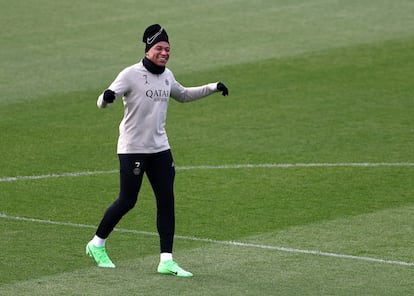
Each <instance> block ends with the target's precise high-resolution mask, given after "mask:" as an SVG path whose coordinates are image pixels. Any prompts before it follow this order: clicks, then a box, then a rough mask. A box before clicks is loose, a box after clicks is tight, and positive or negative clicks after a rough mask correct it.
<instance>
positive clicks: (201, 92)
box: [171, 81, 229, 103]
mask: <svg viewBox="0 0 414 296" xmlns="http://www.w3.org/2000/svg"><path fill="white" fill-rule="evenodd" d="M220 91H221V92H222V95H223V96H227V95H228V94H229V91H228V89H227V87H226V86H225V85H224V84H223V83H222V82H215V83H209V84H206V85H202V86H197V87H184V86H182V85H181V84H180V83H178V82H177V81H175V83H174V85H173V87H172V88H171V97H172V98H174V99H175V100H177V101H178V102H181V103H186V102H192V101H195V100H198V99H201V98H204V97H206V96H208V95H211V94H212V93H215V92H220Z"/></svg>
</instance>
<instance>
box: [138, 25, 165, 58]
mask: <svg viewBox="0 0 414 296" xmlns="http://www.w3.org/2000/svg"><path fill="white" fill-rule="evenodd" d="M160 41H166V42H168V43H169V41H168V35H167V32H165V30H164V28H163V27H161V26H160V25H159V24H155V25H151V26H149V27H148V28H146V29H145V32H144V36H142V42H144V43H145V52H147V51H148V50H149V49H150V48H151V47H153V46H154V45H155V44H156V43H158V42H160Z"/></svg>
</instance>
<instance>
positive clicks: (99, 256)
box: [86, 242, 115, 268]
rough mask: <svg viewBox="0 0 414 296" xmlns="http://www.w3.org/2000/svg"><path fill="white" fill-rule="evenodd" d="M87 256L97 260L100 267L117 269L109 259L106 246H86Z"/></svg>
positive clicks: (90, 243)
mask: <svg viewBox="0 0 414 296" xmlns="http://www.w3.org/2000/svg"><path fill="white" fill-rule="evenodd" d="M86 255H89V256H91V257H92V258H93V260H95V262H96V264H97V265H98V267H106V268H115V264H113V263H112V261H111V259H109V257H108V254H106V250H105V246H103V247H95V246H94V245H93V244H92V242H89V243H88V244H87V245H86Z"/></svg>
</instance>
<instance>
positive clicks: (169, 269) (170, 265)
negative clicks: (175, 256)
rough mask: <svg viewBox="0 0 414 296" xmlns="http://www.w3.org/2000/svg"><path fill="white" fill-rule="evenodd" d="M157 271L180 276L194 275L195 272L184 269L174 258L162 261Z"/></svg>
mask: <svg viewBox="0 0 414 296" xmlns="http://www.w3.org/2000/svg"><path fill="white" fill-rule="evenodd" d="M157 271H158V272H159V273H161V274H170V275H175V276H180V277H192V276H193V274H192V273H191V272H189V271H186V270H184V269H182V268H181V267H180V266H178V264H177V263H176V262H175V261H173V260H167V261H163V262H160V264H159V265H158V269H157Z"/></svg>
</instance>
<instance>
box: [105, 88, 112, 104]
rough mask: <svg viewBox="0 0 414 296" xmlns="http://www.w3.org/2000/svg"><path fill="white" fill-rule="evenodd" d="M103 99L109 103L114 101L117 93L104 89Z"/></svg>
mask: <svg viewBox="0 0 414 296" xmlns="http://www.w3.org/2000/svg"><path fill="white" fill-rule="evenodd" d="M103 100H104V101H105V102H107V103H108V104H110V103H113V102H114V100H115V93H114V92H113V91H112V90H110V89H107V90H106V91H104V94H103Z"/></svg>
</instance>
